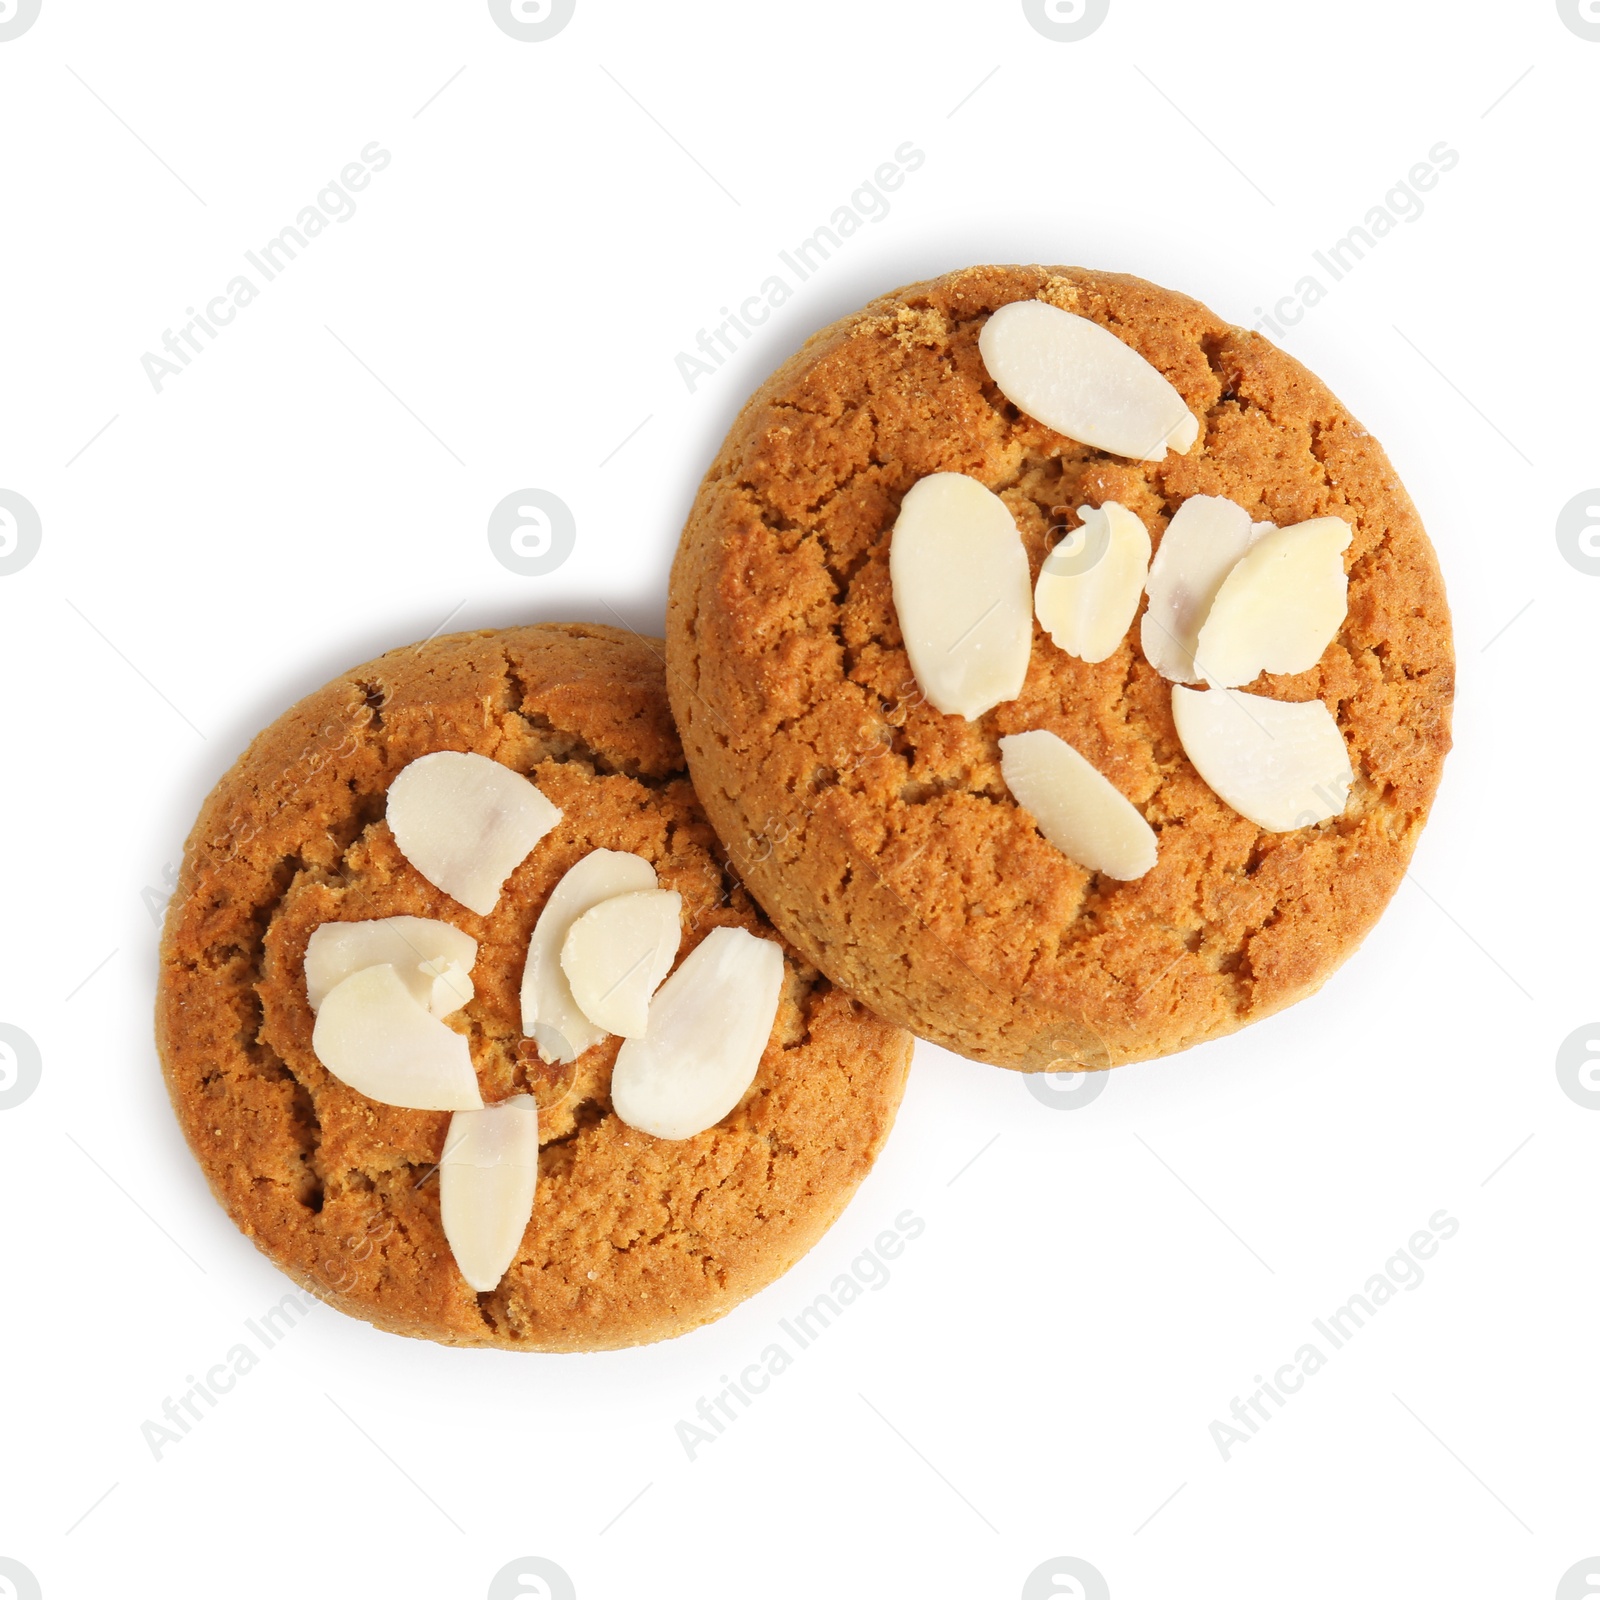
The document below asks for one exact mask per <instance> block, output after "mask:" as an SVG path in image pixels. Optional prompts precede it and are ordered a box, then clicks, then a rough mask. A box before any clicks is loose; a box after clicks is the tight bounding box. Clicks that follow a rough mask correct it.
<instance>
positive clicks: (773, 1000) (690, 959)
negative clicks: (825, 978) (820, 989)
mask: <svg viewBox="0 0 1600 1600" xmlns="http://www.w3.org/2000/svg"><path fill="white" fill-rule="evenodd" d="M782 993H783V951H782V949H781V948H780V947H779V946H778V945H777V944H776V943H774V942H773V941H772V940H771V939H758V938H757V937H756V936H755V935H754V934H753V933H746V932H745V930H744V929H743V928H713V929H712V930H711V932H710V933H708V934H707V935H706V936H705V938H704V939H702V940H701V941H700V943H699V944H697V945H696V946H695V947H694V949H693V950H691V951H690V952H689V954H688V955H687V956H685V957H684V958H683V961H682V963H681V964H680V965H679V967H678V970H677V971H676V972H674V973H673V974H672V976H671V977H670V978H668V979H667V981H666V982H665V983H664V984H662V985H661V987H660V989H658V990H657V991H656V996H655V998H654V999H653V1000H652V1001H651V1002H650V1016H649V1021H648V1023H647V1025H646V1027H645V1031H644V1035H643V1037H641V1038H638V1039H629V1040H628V1041H627V1042H626V1043H625V1044H624V1045H623V1047H622V1049H621V1050H620V1051H618V1052H617V1064H616V1066H615V1067H614V1068H613V1069H612V1073H611V1105H612V1109H613V1110H614V1111H615V1112H616V1113H617V1115H618V1116H619V1117H620V1118H621V1119H622V1120H623V1121H624V1122H625V1123H627V1124H628V1126H629V1127H630V1128H638V1129H639V1130H640V1132H642V1133H649V1134H654V1135H655V1137H656V1138H658V1139H689V1138H692V1137H693V1136H694V1135H695V1134H697V1133H703V1132H704V1131H705V1130H706V1129H707V1128H710V1127H714V1126H715V1125H716V1124H717V1123H719V1122H720V1121H721V1120H722V1119H723V1118H724V1117H725V1116H727V1114H728V1113H729V1112H730V1111H732V1110H733V1108H734V1107H735V1106H736V1105H738V1103H739V1102H740V1100H742V1099H743V1098H744V1094H745V1091H746V1090H747V1089H748V1088H749V1087H750V1085H751V1084H752V1083H753V1082H754V1081H755V1076H756V1069H757V1068H758V1067H759V1066H760V1065H761V1056H762V1053H763V1052H764V1051H765V1050H766V1048H767V1041H768V1040H769V1039H770V1038H771V1037H772V1025H773V1023H774V1022H775V1021H776V1020H777V1015H778V1001H779V998H780V997H781V995H782Z"/></svg>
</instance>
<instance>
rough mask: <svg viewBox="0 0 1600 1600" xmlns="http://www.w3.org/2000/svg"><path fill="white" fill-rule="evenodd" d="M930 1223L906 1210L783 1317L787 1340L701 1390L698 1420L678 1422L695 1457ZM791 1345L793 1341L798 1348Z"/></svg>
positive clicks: (878, 1283) (883, 1278)
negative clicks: (710, 1389) (713, 1387)
mask: <svg viewBox="0 0 1600 1600" xmlns="http://www.w3.org/2000/svg"><path fill="white" fill-rule="evenodd" d="M926 1227H927V1224H926V1223H925V1222H924V1221H923V1220H922V1218H921V1217H919V1216H918V1215H917V1214H916V1212H914V1211H911V1210H909V1209H907V1210H905V1211H902V1212H901V1213H900V1214H899V1216H897V1217H896V1218H895V1219H894V1226H893V1227H890V1228H885V1229H883V1230H882V1232H880V1233H879V1234H878V1235H877V1237H876V1238H875V1239H874V1240H873V1241H872V1243H871V1244H870V1245H868V1246H867V1248H866V1249H865V1250H863V1251H862V1252H861V1253H860V1254H859V1255H858V1256H856V1258H855V1259H854V1260H853V1261H852V1262H851V1263H850V1270H849V1271H848V1272H841V1273H840V1274H839V1275H838V1276H837V1277H836V1278H835V1279H834V1280H833V1282H832V1283H831V1284H829V1285H828V1288H827V1291H826V1292H825V1293H823V1294H819V1295H818V1296H817V1297H816V1298H815V1299H814V1300H813V1301H812V1302H811V1304H810V1305H808V1306H806V1307H804V1308H803V1309H802V1310H800V1311H797V1312H796V1313H795V1314H794V1317H793V1319H790V1318H789V1317H780V1318H779V1319H778V1326H779V1327H780V1328H781V1329H782V1330H783V1333H784V1335H785V1338H786V1339H787V1341H788V1343H787V1344H786V1343H784V1342H783V1341H782V1340H774V1341H773V1342H772V1343H770V1344H768V1345H767V1346H766V1347H765V1348H764V1349H763V1350H762V1351H761V1354H760V1355H759V1356H758V1357H757V1358H756V1359H755V1360H754V1361H752V1362H750V1363H749V1365H748V1366H746V1367H744V1368H742V1369H741V1370H740V1373H739V1376H738V1377H737V1378H732V1377H730V1376H729V1375H728V1374H727V1373H723V1374H722V1379H721V1381H722V1383H723V1384H724V1385H725V1387H723V1388H722V1389H720V1390H718V1391H717V1393H715V1394H714V1395H712V1396H711V1397H710V1398H709V1399H707V1398H706V1396H705V1395H701V1396H700V1398H699V1399H698V1400H697V1401H696V1402H695V1408H694V1413H695V1416H696V1417H697V1418H698V1419H699V1421H698V1422H689V1421H679V1422H678V1423H676V1424H675V1425H674V1427H673V1432H674V1433H676V1434H677V1436H678V1443H679V1444H681V1445H682V1446H683V1449H684V1453H685V1454H686V1455H687V1456H688V1457H689V1459H690V1460H691V1461H693V1460H694V1459H695V1457H696V1455H697V1454H698V1453H699V1452H700V1451H701V1450H702V1449H703V1448H704V1447H705V1446H706V1445H708V1444H715V1443H716V1442H717V1439H718V1437H719V1436H720V1435H722V1434H723V1433H725V1432H726V1431H727V1430H728V1428H729V1426H730V1425H731V1424H733V1423H735V1422H737V1421H738V1420H739V1414H740V1412H739V1411H738V1410H735V1409H734V1403H735V1402H737V1403H738V1406H739V1408H740V1410H743V1411H748V1410H749V1409H750V1407H751V1406H752V1405H754V1404H755V1397H756V1396H757V1395H759V1394H762V1393H764V1392H765V1390H766V1389H767V1388H768V1386H769V1385H770V1384H771V1382H772V1380H773V1379H774V1378H776V1377H777V1376H778V1375H779V1374H780V1373H783V1372H787V1371H788V1370H789V1368H790V1367H791V1366H793V1365H794V1363H795V1360H796V1358H797V1356H798V1354H799V1352H800V1351H802V1350H805V1349H807V1348H809V1347H810V1346H811V1345H813V1344H815V1343H816V1342H817V1340H818V1339H820V1338H821V1337H822V1335H823V1334H824V1333H825V1332H826V1331H827V1330H828V1329H829V1328H830V1327H831V1326H832V1325H833V1323H834V1322H835V1321H836V1320H837V1319H838V1318H839V1317H841V1316H842V1315H843V1314H844V1313H845V1312H846V1311H847V1310H848V1309H849V1308H850V1306H851V1305H853V1304H854V1303H855V1302H856V1301H857V1300H859V1299H860V1298H861V1296H862V1294H863V1293H865V1291H866V1290H868V1289H882V1288H884V1287H886V1286H887V1284H888V1282H889V1266H888V1263H889V1262H890V1261H893V1260H894V1259H895V1258H896V1257H897V1256H899V1255H900V1254H901V1253H902V1252H903V1251H904V1250H905V1247H906V1244H907V1242H908V1241H909V1240H912V1239H915V1238H917V1237H919V1236H920V1235H921V1233H922V1232H923V1230H924V1229H925V1228H926ZM789 1345H793V1346H794V1350H793V1352H791V1351H790V1349H789Z"/></svg>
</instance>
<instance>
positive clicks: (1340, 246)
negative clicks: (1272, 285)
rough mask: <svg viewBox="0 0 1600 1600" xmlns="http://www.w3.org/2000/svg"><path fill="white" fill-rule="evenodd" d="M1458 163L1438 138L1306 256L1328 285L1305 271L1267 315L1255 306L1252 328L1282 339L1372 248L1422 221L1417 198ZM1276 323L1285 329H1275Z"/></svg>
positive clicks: (1434, 185)
mask: <svg viewBox="0 0 1600 1600" xmlns="http://www.w3.org/2000/svg"><path fill="white" fill-rule="evenodd" d="M1460 160H1461V157H1460V155H1459V153H1458V152H1456V151H1455V150H1452V149H1451V148H1450V146H1449V145H1448V144H1446V143H1445V141H1444V140H1443V139H1441V140H1440V141H1439V142H1438V143H1437V144H1436V145H1434V146H1433V148H1432V149H1431V150H1429V152H1428V159H1427V160H1426V161H1418V162H1416V163H1415V164H1414V165H1413V166H1412V168H1411V170H1410V171H1409V172H1408V173H1407V174H1406V176H1405V177H1404V178H1398V179H1396V180H1395V184H1394V187H1393V188H1392V189H1390V190H1389V192H1388V193H1387V194H1386V195H1385V196H1384V197H1383V201H1382V203H1381V204H1380V205H1375V206H1372V207H1371V208H1370V209H1369V210H1368V211H1367V214H1366V216H1365V217H1364V218H1363V219H1362V220H1361V221H1360V222H1358V223H1357V224H1356V225H1355V226H1354V227H1353V228H1351V229H1350V230H1349V232H1347V233H1346V234H1345V235H1344V236H1343V238H1340V239H1336V240H1334V242H1333V243H1332V244H1330V245H1329V246H1328V248H1327V249H1326V250H1313V251H1312V252H1311V255H1312V259H1313V260H1315V262H1316V263H1317V265H1318V266H1319V267H1321V268H1322V270H1323V272H1325V273H1326V274H1327V280H1328V281H1327V282H1324V281H1323V279H1322V278H1321V277H1320V276H1318V274H1317V273H1315V272H1308V273H1306V274H1305V276H1304V277H1302V278H1301V279H1300V280H1299V282H1298V283H1296V284H1295V286H1294V289H1293V291H1292V292H1291V293H1289V294H1286V295H1282V296H1280V297H1279V298H1278V299H1277V300H1275V301H1274V302H1273V304H1272V311H1271V312H1270V313H1269V312H1267V311H1266V310H1265V309H1264V308H1263V307H1261V306H1257V307H1256V316H1257V317H1258V318H1260V320H1259V321H1258V322H1256V323H1254V324H1253V327H1252V331H1253V332H1255V333H1270V334H1272V336H1273V337H1274V338H1277V339H1281V338H1283V337H1284V327H1290V328H1292V327H1294V326H1295V325H1296V324H1297V323H1299V322H1300V321H1302V320H1303V319H1304V317H1305V314H1306V312H1308V311H1309V310H1311V308H1312V307H1313V306H1316V305H1320V304H1321V302H1322V301H1323V300H1325V299H1327V297H1328V295H1329V294H1330V293H1331V292H1332V288H1333V285H1334V284H1336V283H1338V282H1339V281H1340V280H1341V279H1342V278H1347V277H1349V275H1350V274H1351V273H1352V272H1353V271H1354V270H1355V269H1356V268H1357V267H1358V266H1360V264H1361V263H1362V262H1363V261H1364V260H1366V258H1367V253H1368V252H1369V251H1372V250H1375V249H1377V247H1378V245H1379V243H1381V241H1382V240H1384V239H1385V238H1387V237H1388V235H1389V234H1391V233H1393V232H1394V230H1395V229H1396V228H1397V227H1399V225H1400V224H1401V223H1402V222H1416V221H1418V220H1419V219H1420V218H1421V216H1422V213H1423V211H1424V209H1425V204H1424V201H1423V199H1422V194H1426V193H1427V192H1428V191H1429V190H1431V189H1435V188H1437V187H1438V184H1439V178H1440V176H1441V174H1443V173H1446V172H1449V171H1451V170H1452V169H1453V168H1454V167H1455V166H1456V165H1457V164H1458V163H1459V162H1460ZM1418 190H1421V191H1422V193H1421V194H1419V193H1418ZM1280 323H1282V324H1283V325H1284V327H1280V326H1279V324H1280Z"/></svg>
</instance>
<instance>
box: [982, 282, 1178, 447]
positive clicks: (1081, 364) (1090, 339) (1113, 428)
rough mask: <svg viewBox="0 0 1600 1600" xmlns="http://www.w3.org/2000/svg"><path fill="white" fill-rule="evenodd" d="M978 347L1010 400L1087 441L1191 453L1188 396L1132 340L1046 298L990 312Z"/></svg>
mask: <svg viewBox="0 0 1600 1600" xmlns="http://www.w3.org/2000/svg"><path fill="white" fill-rule="evenodd" d="M978 351H979V354H980V355H982V357H983V364H984V366H985V367H987V368H988V371H989V376H990V377H991V378H993V379H994V381H995V385H996V387H997V388H998V389H999V390H1000V392H1001V394H1003V395H1004V396H1005V397H1006V399H1008V400H1009V401H1010V402H1011V403H1012V404H1013V405H1014V406H1016V407H1017V408H1018V410H1020V411H1023V412H1026V413H1027V415H1028V416H1030V417H1032V418H1034V419H1035V421H1038V422H1042V423H1043V424H1044V425H1045V426H1046V427H1047V428H1054V429H1055V431H1056V432H1057V433H1063V434H1065V435H1066V436H1067V438H1069V439H1076V440H1077V441H1078V443H1079V444H1087V445H1093V446H1094V447H1095V449H1097V450H1107V451H1110V453H1111V454H1112V455H1118V456H1127V457H1130V458H1131V459H1132V460H1134V461H1160V460H1162V459H1163V458H1164V457H1165V455H1166V453H1167V446H1168V445H1171V447H1172V448H1173V449H1174V450H1176V451H1177V452H1178V454H1179V455H1180V456H1181V455H1187V454H1188V453H1189V449H1190V447H1191V446H1192V445H1193V444H1194V442H1195V440H1196V439H1197V438H1199V436H1200V423H1199V421H1198V419H1197V418H1196V417H1195V415H1194V413H1193V412H1191V411H1190V410H1189V407H1188V406H1187V405H1186V404H1185V403H1184V399H1183V396H1182V395H1181V394H1179V393H1178V391H1177V390H1176V389H1175V388H1173V386H1172V385H1171V384H1170V383H1169V382H1168V381H1167V379H1166V378H1165V377H1163V376H1162V374H1161V373H1160V372H1158V371H1157V370H1156V369H1155V368H1154V367H1153V366H1151V364H1150V363H1149V362H1148V361H1146V360H1145V358H1144V357H1143V356H1142V355H1140V354H1139V352H1138V351H1137V350H1135V349H1134V348H1133V347H1132V346H1131V345H1126V344H1124V343H1123V342H1122V340H1120V339H1119V338H1118V337H1117V336H1116V334H1114V333H1112V332H1110V330H1109V329H1106V328H1102V327H1101V326H1100V324H1099V323H1098V322H1091V321H1090V320H1089V319H1088V318H1087V317H1079V316H1074V315H1073V313H1072V312H1070V311H1062V310H1061V309H1060V308H1059V307H1058V306H1052V305H1048V304H1047V303H1046V302H1045V301H1043V300H1014V301H1012V302H1011V304H1010V305H1004V306H1001V307H1000V308H999V310H998V311H996V312H994V313H993V315H991V316H990V318H989V320H988V321H987V322H986V323H984V325H983V332H982V333H980V334H979V335H978Z"/></svg>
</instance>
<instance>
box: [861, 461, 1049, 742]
mask: <svg viewBox="0 0 1600 1600" xmlns="http://www.w3.org/2000/svg"><path fill="white" fill-rule="evenodd" d="M889 580H890V584H891V586H892V589H893V592H894V608H895V613H896V615H897V616H898V617H899V619H900V632H901V634H902V636H903V637H904V639H905V644H906V654H907V655H908V656H909V657H910V658H911V670H912V672H914V673H915V674H916V679H917V683H918V684H919V685H920V687H921V689H922V692H923V693H924V694H925V695H926V696H927V697H928V699H929V700H930V701H932V703H933V704H934V705H935V706H937V707H938V709H939V710H940V711H943V712H944V713H946V715H948V716H956V717H966V718H967V720H968V721H971V720H972V719H973V718H975V717H981V716H982V715H983V713H984V712H985V711H988V710H989V709H990V708H991V707H992V706H997V705H999V704H1000V702H1001V701H1002V700H1014V699H1016V697H1017V696H1018V695H1019V694H1020V693H1021V692H1022V680H1023V679H1024V678H1025V677H1026V676H1027V673H1028V651H1029V647H1030V646H1031V645H1032V643H1033V597H1032V595H1031V594H1030V593H1029V574H1028V554H1027V551H1026V550H1024V549H1023V546H1022V535H1021V534H1020V533H1018V532H1017V524H1016V521H1015V519H1014V518H1013V517H1012V515H1011V513H1010V511H1009V510H1007V508H1006V503H1005V501H1003V500H1002V499H1001V498H1000V496H999V495H997V494H994V493H991V492H990V491H989V490H988V489H985V488H984V486H983V485H982V484H981V483H979V482H978V480H977V479H976V478H968V477H964V476H963V475H962V474H961V473H959V472H935V473H933V474H932V475H931V476H929V477H926V478H922V479H919V480H918V481H917V482H916V483H914V484H912V486H911V488H910V490H909V491H908V492H907V494H906V497H905V499H904V500H903V501H902V502H901V504H900V516H899V518H898V520H897V521H896V522H895V525H894V534H893V536H892V537H891V539H890V541H889Z"/></svg>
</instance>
